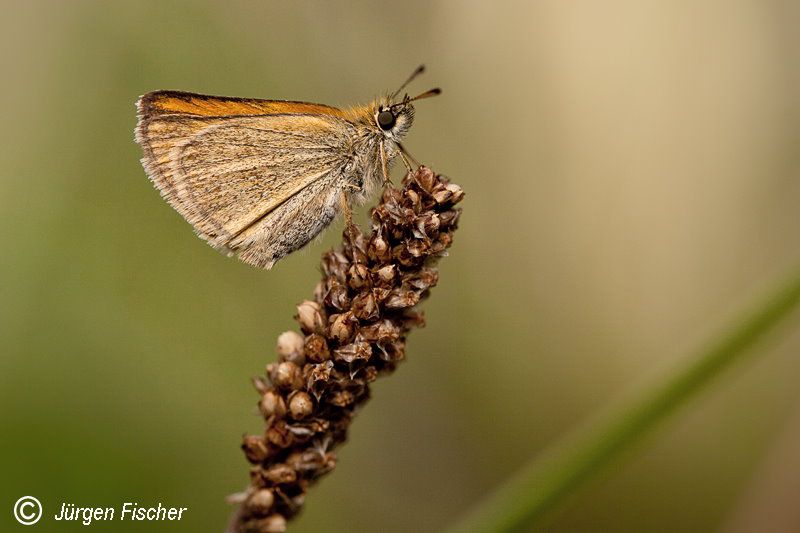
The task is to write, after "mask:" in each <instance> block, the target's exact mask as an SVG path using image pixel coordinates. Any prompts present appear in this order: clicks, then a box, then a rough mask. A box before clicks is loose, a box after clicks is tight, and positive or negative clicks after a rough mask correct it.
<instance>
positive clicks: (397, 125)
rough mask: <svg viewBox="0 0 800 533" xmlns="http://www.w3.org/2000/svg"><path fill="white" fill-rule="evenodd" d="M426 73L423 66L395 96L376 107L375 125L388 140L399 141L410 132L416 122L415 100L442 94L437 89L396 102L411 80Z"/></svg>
mask: <svg viewBox="0 0 800 533" xmlns="http://www.w3.org/2000/svg"><path fill="white" fill-rule="evenodd" d="M424 71H425V67H424V66H423V65H420V66H419V67H417V69H416V70H415V71H414V72H412V73H411V76H409V78H408V79H407V80H406V81H405V83H403V85H401V86H400V88H399V89H397V90H396V91H395V92H394V94H392V95H391V96H387V97H386V98H383V99H381V100H380V101H379V102H378V105H376V106H375V112H374V118H375V124H376V125H377V126H378V128H379V129H380V131H381V132H382V133H383V134H384V135H385V136H386V137H387V138H388V139H391V140H393V141H399V140H400V139H402V138H403V137H404V136H405V134H406V133H407V132H408V129H409V128H410V127H411V124H412V123H413V122H414V105H413V104H412V102H414V101H415V100H421V99H423V98H430V97H431V96H436V95H437V94H440V93H441V92H442V90H441V89H439V88H436V89H431V90H429V91H425V92H424V93H422V94H419V95H417V96H415V97H413V98H412V97H410V96H408V94H406V95H405V96H403V98H402V99H401V100H399V101H398V100H395V98H397V95H398V94H400V91H402V90H403V89H404V88H405V87H406V85H408V84H409V83H410V82H411V80H413V79H414V78H416V77H417V76H418V75H419V74H422V72H424Z"/></svg>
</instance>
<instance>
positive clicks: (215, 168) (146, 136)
mask: <svg viewBox="0 0 800 533" xmlns="http://www.w3.org/2000/svg"><path fill="white" fill-rule="evenodd" d="M146 98H147V96H146V97H145V98H143V100H141V101H140V104H139V107H140V119H139V125H138V126H137V142H139V144H141V145H142V147H143V149H144V158H143V160H142V161H143V164H144V166H145V169H146V170H147V173H148V175H149V176H150V178H151V179H152V180H153V182H154V184H155V185H156V187H157V188H158V189H159V190H160V191H161V194H162V196H163V197H164V198H165V199H166V200H167V201H168V202H169V203H170V204H171V205H172V206H173V207H174V208H175V209H176V210H177V211H178V212H179V213H180V214H181V215H183V216H184V218H186V219H187V220H188V221H189V222H190V223H191V224H192V226H194V228H195V230H196V231H197V232H198V234H200V236H202V237H203V238H204V239H206V240H208V241H209V242H210V243H211V244H212V245H213V246H215V247H217V248H221V249H227V250H229V251H234V250H233V249H234V248H235V247H232V246H229V243H230V241H231V240H232V239H234V238H236V237H237V236H239V235H242V234H243V233H245V232H246V231H247V230H248V229H249V228H251V227H253V226H254V225H257V223H258V222H259V221H261V220H262V219H264V218H265V217H266V216H267V215H268V214H269V213H270V212H272V211H273V210H275V209H276V208H277V207H278V206H280V205H281V204H283V203H284V202H287V201H288V200H289V199H290V198H292V197H293V196H294V195H297V194H298V193H300V191H302V190H303V189H305V188H306V187H308V186H309V185H310V184H312V183H314V182H315V181H318V180H330V179H331V177H332V176H337V175H338V174H339V173H340V172H341V168H342V167H343V165H344V163H345V161H346V159H345V157H346V156H344V153H346V152H345V150H344V148H346V144H347V142H348V133H349V132H348V124H347V123H346V122H345V121H344V120H342V119H341V118H338V117H337V116H335V115H333V114H330V115H325V114H318V115H312V114H276V115H255V116H213V115H199V114H189V113H180V112H175V111H177V110H176V109H173V110H172V112H168V113H162V112H156V111H153V110H154V109H155V107H154V106H153V104H152V102H151V103H150V104H147V102H146V100H145V99H146ZM309 105H314V104H309ZM323 107H324V106H323ZM148 109H149V110H150V111H152V112H148ZM312 237H313V235H312Z"/></svg>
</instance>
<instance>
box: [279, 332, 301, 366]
mask: <svg viewBox="0 0 800 533" xmlns="http://www.w3.org/2000/svg"><path fill="white" fill-rule="evenodd" d="M277 351H278V357H280V358H281V360H282V361H291V362H292V363H294V364H296V365H299V366H303V365H304V364H305V362H306V361H305V356H304V355H303V336H302V335H300V334H299V333H297V332H296V331H284V332H283V333H281V334H280V335H278V346H277Z"/></svg>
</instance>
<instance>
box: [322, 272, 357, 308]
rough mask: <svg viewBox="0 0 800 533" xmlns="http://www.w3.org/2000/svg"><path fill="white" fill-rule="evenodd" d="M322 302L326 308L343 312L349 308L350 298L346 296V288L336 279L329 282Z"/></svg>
mask: <svg viewBox="0 0 800 533" xmlns="http://www.w3.org/2000/svg"><path fill="white" fill-rule="evenodd" d="M351 270H352V269H351ZM324 300H325V305H326V306H328V307H329V308H331V309H336V310H337V311H344V310H346V309H349V307H350V296H349V295H348V294H347V287H345V286H344V285H343V284H342V283H341V282H339V280H337V279H332V280H331V282H330V286H329V287H328V291H327V293H326V294H325V298H324Z"/></svg>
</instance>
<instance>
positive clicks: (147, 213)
mask: <svg viewBox="0 0 800 533" xmlns="http://www.w3.org/2000/svg"><path fill="white" fill-rule="evenodd" d="M3 13H4V15H3V17H2V19H0V61H2V63H1V64H0V66H2V73H3V83H2V85H0V102H2V103H0V108H1V109H2V117H3V126H4V127H3V128H2V130H0V169H1V170H0V222H2V227H3V228H4V230H3V232H2V233H0V235H2V237H0V239H2V241H0V243H2V259H0V287H2V289H0V290H1V291H2V292H1V293H0V422H2V432H1V433H0V434H2V438H1V439H0V472H2V479H3V482H2V483H0V508H1V509H0V524H2V525H3V527H0V529H3V530H6V529H8V530H11V527H12V526H14V525H15V524H13V522H11V520H12V519H11V516H10V508H11V506H12V505H13V502H14V501H15V500H16V499H17V498H18V497H19V496H22V495H25V494H33V495H35V496H37V497H39V498H40V499H41V500H42V502H43V504H44V506H45V512H46V513H47V512H48V511H52V512H55V510H56V507H58V506H59V505H60V502H61V501H71V502H74V503H76V504H83V505H97V506H106V505H120V504H121V503H122V502H124V501H138V502H140V503H143V504H148V505H150V504H152V505H155V504H156V503H157V502H159V501H162V502H164V503H165V504H167V505H174V506H186V507H189V509H190V510H189V512H188V514H187V518H186V519H185V520H184V521H183V522H181V523H177V524H175V523H173V524H166V525H164V524H160V525H155V526H149V527H148V530H150V529H152V530H165V531H166V530H170V531H201V530H203V531H205V530H208V531H219V530H221V529H222V527H223V526H224V523H225V522H226V520H227V516H228V513H229V512H230V509H229V508H228V507H227V506H226V505H225V503H224V501H223V499H224V497H225V496H226V495H227V494H229V493H232V492H235V491H237V490H239V489H241V488H242V487H244V486H245V484H246V480H247V465H246V464H245V461H244V459H243V457H242V455H241V453H240V451H239V449H238V445H239V438H240V436H241V434H242V433H244V432H247V431H258V430H259V429H260V427H261V426H260V421H259V418H258V417H257V416H255V414H254V407H255V403H256V400H257V396H256V394H255V392H254V391H253V390H252V388H251V387H250V384H249V378H250V376H252V375H255V374H258V373H260V372H261V371H262V369H263V366H264V365H265V364H266V363H267V362H269V361H271V360H273V359H274V357H275V356H274V353H273V346H274V342H275V338H276V336H277V335H278V334H279V333H280V332H281V331H283V330H285V329H287V328H290V327H293V321H292V319H291V316H292V314H293V313H294V305H295V304H296V303H297V302H299V301H300V300H302V299H303V298H305V297H306V296H308V295H310V294H311V291H312V290H313V287H314V284H315V283H316V281H317V279H318V271H317V260H318V257H319V255H320V253H321V252H322V251H323V250H325V249H326V248H327V247H328V246H331V245H333V244H334V243H335V242H336V240H337V236H338V233H339V229H340V227H341V226H340V225H337V226H336V227H335V228H334V229H333V230H332V231H330V232H329V233H328V234H327V236H326V238H325V240H324V241H323V243H317V244H314V245H312V246H310V247H309V249H308V250H307V251H304V252H301V253H298V254H295V255H293V256H291V257H290V258H288V259H286V260H284V261H282V262H281V263H279V264H278V265H277V267H276V268H275V269H274V270H273V271H271V272H261V271H258V270H255V269H253V268H250V267H247V266H245V265H243V264H240V263H238V262H236V261H234V260H230V259H227V258H225V257H223V256H222V255H219V254H217V253H215V252H214V251H213V250H212V249H211V248H210V247H208V246H206V245H205V244H203V243H202V242H201V241H200V240H199V239H197V238H195V237H194V236H193V234H192V231H191V229H190V228H189V226H188V225H187V224H186V223H185V222H184V221H183V220H182V219H181V218H180V217H179V216H178V215H177V214H176V213H175V212H173V210H172V209H170V208H169V207H168V206H167V205H166V204H165V203H164V202H163V201H162V200H161V199H160V198H159V196H158V194H157V192H156V191H155V190H154V189H153V188H152V186H151V185H150V183H149V182H148V180H147V178H146V177H145V174H144V172H143V171H142V169H141V166H140V165H139V162H138V158H139V157H140V155H139V149H138V147H137V146H136V145H135V144H134V143H133V133H132V132H133V127H134V124H135V112H134V107H133V103H134V101H135V100H136V98H137V97H138V95H140V94H142V93H144V92H147V91H150V90H154V89H167V88H169V89H180V90H188V91H195V92H206V93H210V94H223V95H236V96H251V97H263V98H280V99H295V100H309V101H319V102H323V103H328V104H333V105H347V104H350V103H354V102H363V101H366V100H368V99H370V98H371V97H373V96H374V95H376V94H377V93H378V92H380V91H384V90H388V89H393V88H395V87H396V85H397V84H399V83H400V81H402V79H404V77H405V76H406V75H407V74H408V73H409V72H410V71H411V69H413V67H414V66H416V65H417V64H418V63H420V62H425V63H426V64H427V66H428V73H427V74H426V75H425V76H424V77H423V78H422V79H421V80H420V81H418V82H415V85H414V88H413V89H414V90H417V89H419V90H420V91H421V90H424V89H428V88H429V87H430V86H433V85H439V86H441V87H442V88H443V89H444V94H443V96H441V97H439V98H436V99H433V100H426V101H424V102H420V103H419V105H418V107H417V111H418V112H417V117H418V118H417V122H416V124H415V126H414V128H413V130H412V131H411V133H410V135H409V138H408V142H407V145H408V147H409V148H410V150H411V151H412V153H413V154H414V155H415V156H416V157H417V158H419V159H421V160H423V161H424V162H426V163H427V164H429V165H430V166H432V167H433V168H435V169H436V170H438V171H439V172H442V173H444V174H447V175H449V176H451V177H452V178H453V179H454V180H455V181H456V182H458V183H459V184H461V185H462V186H463V187H464V189H465V190H466V192H467V199H466V200H465V203H464V214H463V217H462V227H461V229H460V230H459V232H458V233H457V234H456V242H455V245H454V247H453V249H452V251H451V256H450V257H449V258H447V259H446V260H445V261H443V262H442V264H441V270H442V275H441V282H440V285H439V287H437V288H436V289H435V292H434V294H433V297H432V298H431V300H430V301H429V302H427V303H426V304H425V306H424V307H425V310H426V313H427V316H428V327H427V328H426V329H424V330H421V331H419V332H415V333H413V334H412V335H411V337H410V343H409V349H408V361H407V362H406V363H405V364H404V365H402V366H401V368H400V369H399V370H398V372H397V373H396V374H395V375H393V376H391V377H390V378H387V379H384V380H382V381H379V382H377V383H376V384H375V386H374V389H373V392H374V399H373V400H372V401H371V402H370V404H368V406H367V408H366V409H364V410H363V412H361V414H360V415H359V418H358V420H357V421H356V423H355V425H354V427H353V431H352V433H351V441H350V443H349V444H348V445H347V446H346V447H344V448H342V449H341V451H340V461H339V466H338V468H337V469H336V471H335V472H334V473H333V474H332V475H331V476H329V477H328V478H326V479H325V480H324V481H322V482H321V483H320V484H319V485H318V486H317V487H316V488H315V489H314V490H313V491H312V493H311V495H310V497H309V500H308V502H307V508H306V511H305V512H304V514H303V515H302V516H301V518H300V519H299V520H298V521H297V522H296V524H294V525H295V527H294V528H293V530H294V531H298V532H299V531H349V532H352V531H376V530H380V531H384V532H386V533H389V532H404V531H438V530H441V529H442V528H444V527H445V526H446V525H448V524H452V523H453V522H454V521H455V520H457V519H458V517H460V516H461V515H462V514H463V513H464V512H466V511H468V510H470V509H471V508H472V507H473V506H474V505H475V502H477V501H479V500H480V498H482V497H483V496H484V495H485V494H486V493H487V492H488V491H490V490H491V489H492V487H493V486H495V485H496V484H497V483H499V482H500V481H501V480H503V479H504V478H506V477H507V476H508V475H510V474H512V473H513V472H514V471H515V469H516V468H518V467H519V465H521V464H522V463H524V462H525V461H526V460H527V459H528V458H530V457H532V456H534V455H535V454H537V453H538V452H540V451H542V450H544V449H546V448H547V446H548V445H550V444H552V443H553V442H554V441H555V440H556V439H557V438H558V437H559V436H560V435H563V434H564V433H565V432H567V431H569V430H570V429H571V428H573V427H575V426H576V425H577V424H579V423H580V422H581V421H583V420H585V419H587V418H589V417H591V416H592V414H593V413H595V412H596V411H597V410H598V408H600V407H601V406H603V405H605V404H607V403H608V402H611V401H613V400H614V399H615V398H618V397H619V396H620V395H621V394H624V392H625V391H626V390H629V389H630V387H632V386H635V385H636V383H637V382H640V381H641V380H643V379H650V378H652V377H653V376H658V375H659V374H660V373H661V372H664V371H668V370H669V369H670V368H673V367H674V366H675V364H676V363H677V362H678V361H680V360H681V358H682V357H683V356H684V355H685V354H687V353H690V352H691V350H693V349H695V348H696V347H697V346H699V345H702V344H703V343H704V342H705V341H706V340H708V339H710V338H712V337H713V336H714V334H715V333H716V332H718V331H720V328H721V327H723V326H724V325H725V324H726V323H727V322H726V320H727V319H728V318H730V317H731V316H734V315H735V313H736V311H737V310H739V309H741V308H742V306H743V305H745V304H747V303H748V302H749V301H751V300H752V297H753V296H754V295H757V294H758V293H759V292H760V291H761V290H762V289H764V288H765V287H769V286H770V284H771V282H770V280H772V279H774V278H775V277H776V276H780V275H781V274H783V273H785V272H786V271H787V270H789V269H791V268H792V267H793V266H794V265H797V264H798V260H800V249H799V245H800V231H798V230H799V229H800V209H798V205H800V156H799V154H800V152H799V151H798V143H799V142H800V38H798V27H800V4H798V3H797V2H793V1H788V0H787V1H778V0H775V1H764V0H752V1H744V0H736V1H711V0H708V1H699V2H682V1H633V0H630V1H611V2H589V1H577V2H562V1H541V2H496V3H495V2H492V3H490V2H477V1H476V2H421V1H420V2H410V3H409V2H404V3H394V4H387V3H370V2H364V1H357V2H347V3H344V2H330V3H329V2H322V1H319V2H302V3H296V4H295V3H288V2H245V1H233V2H222V1H218V2H211V1H205V2H155V1H150V2H114V3H108V2H99V1H95V2H90V1H74V2H55V1H52V2H22V1H19V2H4V3H3ZM799 323H800V322H798V319H797V317H795V318H794V320H793V321H791V322H789V323H786V324H784V325H783V327H782V328H781V329H780V331H779V332H777V334H776V335H773V336H771V337H770V339H769V340H768V341H767V342H765V343H762V344H761V345H759V350H758V357H757V358H751V359H750V360H748V362H747V363H745V364H743V365H740V366H738V367H737V368H736V369H735V371H733V372H729V373H727V374H726V375H725V377H724V378H723V379H722V380H721V381H719V382H717V383H716V385H715V387H714V388H713V390H711V391H709V393H707V394H704V395H703V396H702V397H700V398H698V399H697V401H693V402H692V403H690V404H689V405H688V408H687V409H686V410H684V411H683V412H682V413H681V414H680V415H679V416H678V417H675V418H673V419H671V420H670V422H669V423H668V424H666V425H664V426H662V427H661V428H660V430H659V431H658V432H657V433H654V434H653V435H652V436H651V437H650V438H649V439H648V440H647V441H646V442H645V443H644V444H643V445H641V446H639V447H638V448H637V449H636V450H635V451H634V452H632V453H630V454H628V455H627V456H626V460H625V461H622V462H620V463H619V464H617V466H616V467H615V468H614V469H612V470H609V471H608V472H606V473H605V475H604V476H603V477H602V478H601V479H597V480H594V481H593V482H592V483H590V484H589V486H588V487H586V490H584V491H583V492H582V493H581V494H580V495H578V496H577V497H574V498H572V499H571V500H570V501H569V502H568V504H567V505H566V506H565V507H564V508H563V509H561V510H560V511H559V512H558V513H556V514H555V515H554V516H553V517H552V519H551V521H550V524H549V527H550V528H551V530H552V531H626V532H627V531H665V532H666V531H711V530H729V531H736V532H742V531H756V530H758V529H760V528H759V527H758V526H763V525H764V524H770V525H773V524H774V525H775V526H776V529H773V530H774V531H790V530H795V531H796V530H798V529H800V516H799V515H800V513H799V512H798V510H797V509H796V502H797V497H800V488H799V487H798V484H797V482H796V481H793V480H797V479H800V462H798V460H797V457H796V456H795V455H796V454H797V453H798V452H797V448H796V447H792V446H789V445H787V444H786V443H787V442H797V435H798V434H800V433H799V432H800V420H799V419H798V417H797V415H796V413H797V407H798V405H800V403H799V402H800V392H798V387H797V378H798V376H799V375H800V360H798V351H799V350H800V330H798V324H799ZM792 439H794V440H792ZM792 450H794V452H792ZM792 495H793V496H792ZM765 502H766V503H765ZM775 502H784V503H783V504H777V505H776V504H775ZM7 511H8V512H7ZM748 524H749V525H748ZM56 525H57V523H56V522H53V521H52V520H48V521H46V522H45V521H43V522H41V523H40V524H39V525H37V527H38V530H40V531H47V530H54V531H56V530H63V529H69V528H70V527H72V528H73V529H77V528H81V527H83V526H80V525H78V524H73V525H69V526H63V525H62V526H61V527H56ZM125 525H126V524H121V523H111V524H102V523H100V524H97V525H95V526H93V527H97V528H99V529H101V530H102V529H105V530H107V531H111V530H114V531H117V530H120V531H122V530H126V529H124V528H123V526H125ZM127 525H128V526H130V525H129V524H127ZM137 526H138V527H139V529H136V527H137ZM134 529H136V530H141V525H140V524H135V525H134V526H130V530H134Z"/></svg>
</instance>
